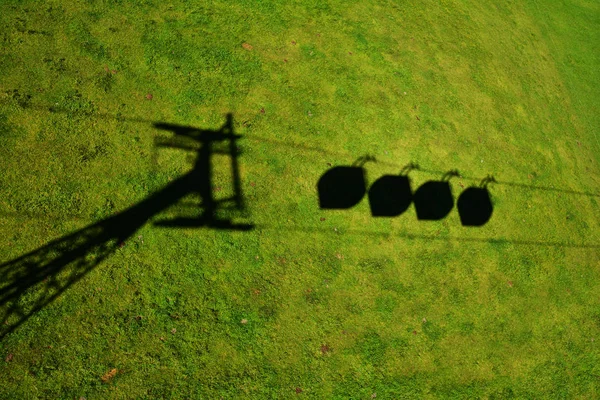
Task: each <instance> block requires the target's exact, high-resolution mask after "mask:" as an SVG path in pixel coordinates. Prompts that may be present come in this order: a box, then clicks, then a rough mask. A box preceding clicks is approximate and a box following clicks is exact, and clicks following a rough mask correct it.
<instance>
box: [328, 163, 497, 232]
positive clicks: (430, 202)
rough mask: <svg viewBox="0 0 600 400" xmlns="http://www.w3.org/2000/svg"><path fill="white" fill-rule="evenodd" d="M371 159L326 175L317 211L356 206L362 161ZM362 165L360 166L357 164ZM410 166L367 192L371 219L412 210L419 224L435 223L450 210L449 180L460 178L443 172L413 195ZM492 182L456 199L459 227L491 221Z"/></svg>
mask: <svg viewBox="0 0 600 400" xmlns="http://www.w3.org/2000/svg"><path fill="white" fill-rule="evenodd" d="M365 160H368V161H375V158H374V157H371V156H369V157H362V158H360V159H359V160H358V161H357V162H356V163H355V164H354V165H353V166H350V167H348V166H336V167H333V168H331V169H329V170H328V171H326V172H325V173H324V174H323V175H322V176H321V178H320V179H319V182H318V184H317V191H318V195H319V205H320V207H321V209H349V208H351V207H353V206H355V205H356V204H358V203H359V202H360V201H361V200H362V198H363V197H364V194H365V192H366V190H367V189H366V178H365V175H366V172H365V170H364V168H363V167H362V165H363V164H364V161H365ZM359 162H362V163H359ZM420 169H421V168H420V167H419V165H417V164H414V163H410V164H408V165H407V166H405V167H404V168H403V169H402V171H401V172H400V174H399V175H383V176H381V177H380V178H379V179H377V180H376V181H375V182H374V183H373V184H372V185H371V187H370V188H369V191H368V197H369V205H370V207H371V215H372V216H373V217H397V216H399V215H401V214H403V213H404V212H406V210H408V208H409V207H410V205H411V203H413V204H414V206H415V211H416V214H417V219H418V220H420V221H439V220H442V219H444V218H446V217H447V216H448V214H450V212H451V211H452V209H453V208H454V196H453V194H452V187H451V186H450V182H449V180H450V178H452V177H458V176H460V174H459V172H458V171H456V170H453V171H449V172H446V173H445V174H444V175H443V177H442V178H441V179H440V180H430V181H427V182H425V183H423V184H422V185H421V186H419V188H417V190H416V191H415V192H414V193H413V192H412V188H411V182H410V178H409V177H408V173H409V172H410V171H411V170H420ZM491 182H494V183H495V182H496V180H495V179H494V178H493V177H491V176H488V177H487V178H485V179H484V180H483V181H482V183H481V185H480V187H476V186H472V187H469V188H467V189H465V190H464V191H463V192H462V193H461V195H460V197H459V198H458V202H457V208H458V213H459V215H460V220H461V223H462V225H463V226H474V227H480V226H483V225H485V224H486V223H487V222H488V221H489V220H490V218H491V216H492V212H493V210H494V206H493V204H492V200H491V196H490V193H489V190H488V188H487V185H488V184H489V183H491Z"/></svg>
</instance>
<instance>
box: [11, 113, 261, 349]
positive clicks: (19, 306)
mask: <svg viewBox="0 0 600 400" xmlns="http://www.w3.org/2000/svg"><path fill="white" fill-rule="evenodd" d="M155 127H156V128H159V129H167V130H170V131H172V132H174V133H175V135H176V136H175V140H174V141H173V142H172V143H162V144H159V146H171V147H177V148H182V147H179V144H180V142H179V141H178V139H179V138H182V137H187V138H189V139H192V140H193V141H195V142H197V143H199V144H200V145H201V147H200V148H198V149H196V148H194V149H193V150H195V151H197V158H196V163H195V165H194V167H193V169H192V170H191V171H190V172H188V173H187V174H185V175H183V176H181V177H179V178H177V179H176V180H174V181H173V182H171V183H170V184H168V185H167V186H165V187H164V188H163V189H161V190H159V191H157V192H155V193H153V194H151V195H150V196H148V197H147V198H145V199H144V200H142V201H141V202H139V203H137V204H135V205H133V206H131V207H130V208H128V209H126V210H124V211H121V212H119V213H116V214H115V215H113V216H110V217H108V218H106V219H104V220H102V221H100V222H97V223H94V224H91V225H89V226H87V227H85V228H83V229H80V230H78V231H76V232H74V233H71V234H69V235H67V236H64V237H62V238H59V239H56V240H54V241H52V242H50V243H48V244H46V245H45V246H42V247H40V248H38V249H36V250H34V251H31V252H29V253H27V254H25V255H23V256H21V257H18V258H16V259H14V260H11V261H8V262H5V263H3V264H0V312H1V314H0V340H1V339H2V338H4V337H5V336H6V335H7V334H8V333H10V332H12V331H14V330H15V329H16V328H17V327H19V326H20V325H21V324H23V323H24V322H25V321H26V320H27V319H29V318H30V317H31V316H32V315H33V314H34V313H36V312H37V311H39V310H41V309H42V308H43V307H45V306H46V305H48V304H49V303H51V302H52V301H53V300H55V299H56V298H57V297H58V296H60V294H61V293H63V292H64V291H65V290H67V289H68V288H69V287H70V286H71V285H73V284H74V283H76V282H77V281H79V280H80V279H82V278H83V277H84V276H85V275H86V274H87V273H89V272H90V271H91V270H92V269H93V268H94V267H96V266H97V265H98V264H99V263H101V262H102V261H103V260H104V259H106V258H107V257H108V256H110V255H111V254H112V253H113V252H115V251H116V250H118V249H119V248H120V247H122V246H123V245H124V243H125V242H126V241H127V240H128V239H129V238H131V237H132V236H133V235H134V234H135V232H136V231H137V230H138V229H140V228H141V227H142V226H144V225H145V224H146V223H147V222H148V221H149V220H150V219H151V218H152V217H153V216H155V215H156V214H158V213H160V212H162V211H163V210H165V209H167V208H169V207H171V206H173V205H174V204H176V203H178V202H179V201H180V200H181V199H183V198H184V197H186V196H188V195H190V194H194V193H196V194H199V195H200V196H201V197H202V200H203V203H202V205H203V209H202V210H201V211H202V212H201V213H200V216H199V217H198V218H195V219H185V218H176V219H174V220H170V221H162V223H161V222H159V225H162V226H170V227H206V228H212V229H228V230H242V231H247V230H250V229H252V228H253V225H250V224H244V223H234V222H233V221H232V220H229V219H219V218H217V217H216V212H217V210H218V209H219V208H220V207H222V205H223V204H225V203H228V202H229V203H232V204H233V205H234V206H235V208H237V209H242V208H243V196H242V192H241V185H240V182H239V170H238V159H237V158H238V152H237V150H235V149H236V146H235V140H237V139H239V138H240V136H239V135H235V134H234V133H233V124H232V116H231V114H229V115H228V116H227V122H226V123H225V125H224V126H223V127H222V128H221V129H219V130H216V131H211V130H200V129H196V128H191V127H181V126H176V125H170V124H160V123H159V124H155ZM227 141H229V149H214V148H213V144H214V143H216V142H227ZM188 149H189V148H188ZM214 152H224V153H227V154H230V155H231V158H232V167H233V186H234V191H235V195H234V196H232V197H231V198H228V199H224V200H221V201H217V200H215V199H214V198H213V195H212V190H211V189H212V188H211V173H212V171H211V155H212V154H213V153H214ZM24 294H27V296H26V297H27V299H26V300H24V299H23V297H25V296H24Z"/></svg>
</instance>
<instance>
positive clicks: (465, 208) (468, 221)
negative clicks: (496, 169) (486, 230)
mask: <svg viewBox="0 0 600 400" xmlns="http://www.w3.org/2000/svg"><path fill="white" fill-rule="evenodd" d="M490 182H495V180H494V177H493V176H488V177H487V178H485V179H484V180H483V181H482V182H481V185H480V186H479V187H477V186H471V187H469V188H467V189H465V191H463V192H462V193H461V194H460V196H459V198H458V201H457V203H456V206H457V208H458V214H459V215H460V222H461V224H462V225H463V226H483V225H485V224H486V223H487V222H488V221H489V220H490V218H491V217H492V212H493V211H494V207H493V205H492V200H491V198H490V192H489V191H488V189H487V185H488V183H490Z"/></svg>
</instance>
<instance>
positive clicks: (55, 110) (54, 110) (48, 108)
mask: <svg viewBox="0 0 600 400" xmlns="http://www.w3.org/2000/svg"><path fill="white" fill-rule="evenodd" d="M13 103H15V100H7V99H0V104H13ZM17 104H18V105H19V107H20V108H22V109H31V110H37V111H40V112H47V113H51V114H68V115H78V116H80V117H85V118H96V119H114V120H117V121H126V122H133V123H143V124H148V123H149V124H154V123H155V121H152V120H148V119H144V118H134V117H127V116H123V115H121V114H120V113H118V114H108V113H94V112H87V111H73V110H69V109H65V108H61V107H59V106H56V105H42V104H31V102H30V101H26V102H19V101H17ZM244 139H245V140H247V141H258V142H263V143H269V144H272V145H274V146H285V147H290V148H295V149H297V150H301V151H310V152H315V153H321V154H325V155H329V156H335V157H344V158H347V159H352V158H353V156H352V155H350V154H347V153H339V152H333V151H329V150H325V149H323V148H320V147H316V146H307V145H304V144H299V143H290V142H289V141H287V142H284V141H280V140H276V139H271V138H265V137H261V136H256V135H251V136H248V135H247V136H246V137H244ZM370 161H372V162H376V163H378V164H381V165H386V166H389V167H391V168H402V166H401V165H400V164H398V163H394V162H389V161H384V160H381V159H379V158H375V157H373V158H372V159H371V160H370ZM419 171H420V172H425V173H430V174H433V175H438V176H439V175H442V174H444V173H445V171H435V170H428V169H422V168H419ZM461 179H462V180H470V181H474V182H479V181H481V178H474V177H469V176H465V175H462V174H461ZM495 184H497V185H506V186H512V187H517V188H523V189H529V190H540V191H549V192H558V193H565V194H571V195H577V196H588V197H600V193H593V192H586V191H578V190H571V189H561V188H555V187H549V186H541V185H531V184H526V183H519V182H509V181H503V180H496V181H495Z"/></svg>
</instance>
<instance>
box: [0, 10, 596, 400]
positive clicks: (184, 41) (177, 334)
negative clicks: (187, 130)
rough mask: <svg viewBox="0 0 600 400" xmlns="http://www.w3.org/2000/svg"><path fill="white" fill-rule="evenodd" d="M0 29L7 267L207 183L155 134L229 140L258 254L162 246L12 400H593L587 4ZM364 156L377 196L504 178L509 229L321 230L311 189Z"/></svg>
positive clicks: (7, 16)
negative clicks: (222, 131)
mask: <svg viewBox="0 0 600 400" xmlns="http://www.w3.org/2000/svg"><path fill="white" fill-rule="evenodd" d="M0 10H1V12H0V22H1V25H0V26H2V27H3V28H0V46H2V50H1V51H0V53H1V54H2V57H0V160H1V164H0V165H1V167H2V169H1V172H0V235H1V236H2V237H3V239H2V240H0V262H5V261H10V260H13V259H15V258H17V257H19V256H21V255H23V254H25V253H26V252H29V251H32V250H35V249H37V248H39V247H41V246H43V245H44V244H46V243H48V242H49V241H51V240H53V239H56V238H60V237H62V236H64V235H67V234H69V233H71V232H73V231H75V230H77V229H81V228H83V227H85V226H87V225H89V224H92V223H94V222H98V221H101V220H103V219H104V218H107V217H109V216H110V215H113V214H114V213H116V212H118V211H121V210H124V209H126V208H128V207H130V206H131V205H132V204H135V203H137V202H139V201H141V200H143V199H144V198H145V197H147V196H148V195H149V194H151V193H153V192H155V191H157V190H160V188H162V187H163V186H165V185H167V184H168V183H169V182H170V181H171V180H173V179H176V178H177V177H178V176H181V175H182V174H184V173H185V172H187V171H189V170H190V168H191V167H192V164H193V158H192V157H191V156H192V154H191V153H186V152H185V151H180V150H172V149H169V150H167V149H161V148H157V147H155V145H154V139H155V137H157V136H161V135H163V136H165V133H164V132H161V131H158V130H156V129H154V128H153V126H152V123H153V122H168V123H175V124H181V125H187V126H194V127H198V128H200V129H217V128H219V127H220V126H222V124H223V123H224V121H225V114H226V113H228V112H232V113H233V115H234V127H235V130H236V133H239V134H241V135H243V139H242V140H241V141H240V142H239V146H240V151H241V157H240V162H241V166H240V167H241V171H240V172H241V176H242V186H243V190H244V196H245V201H246V205H247V212H246V214H244V215H237V214H236V218H239V219H243V220H248V221H250V222H251V223H253V224H254V225H255V226H256V228H255V229H254V230H253V231H251V232H228V231H218V230H209V229H196V230H190V229H187V230H186V229H179V230H178V229H168V228H159V227H156V226H154V225H153V224H152V223H149V224H147V225H146V226H144V227H143V228H142V229H140V230H139V231H138V232H137V233H136V234H135V235H134V236H133V237H132V238H131V240H129V241H128V242H126V243H125V244H124V246H123V247H120V248H118V249H117V250H116V251H115V253H114V254H112V255H111V256H110V257H109V258H107V259H106V260H105V261H103V262H102V263H101V264H100V265H98V266H97V267H96V268H95V269H93V270H92V271H91V272H90V273H89V274H87V275H86V276H84V277H83V278H82V279H81V280H80V281H79V282H77V283H76V284H74V285H73V286H71V287H70V288H69V289H68V290H66V291H65V292H64V293H62V294H61V295H60V296H59V297H58V298H57V299H56V300H55V301H54V302H52V303H51V304H50V305H48V306H47V307H45V308H43V309H42V310H41V311H39V312H38V313H36V314H34V315H33V316H32V317H31V318H30V319H28V320H27V321H26V322H25V323H24V324H23V325H21V326H20V327H19V328H18V329H17V330H15V331H14V332H13V333H11V334H10V335H8V336H6V337H5V338H4V339H3V340H2V342H1V343H0V355H1V356H2V357H3V359H6V362H4V363H3V364H2V365H0V370H1V373H0V376H1V378H0V383H1V384H0V388H1V389H0V394H1V395H0V397H3V398H37V397H42V398H45V397H50V398H73V397H76V398H79V397H80V396H83V397H86V398H93V397H106V398H109V397H110V398H167V397H168V398H181V397H183V398H219V397H223V398H237V397H248V396H250V397H251V398H288V397H293V396H296V395H298V396H309V397H312V398H372V396H373V395H374V394H376V395H377V398H404V397H406V398H436V397H444V398H445V397H460V398H465V397H467V398H471V397H482V398H509V397H511V396H514V397H532V398H533V397H549V398H563V397H568V398H594V397H595V396H598V391H597V388H596V386H597V384H596V382H597V381H598V377H599V376H600V370H599V369H598V367H597V365H600V357H599V351H598V341H600V314H599V313H598V311H597V310H598V309H600V301H599V298H598V296H597V293H598V290H599V289H600V270H599V267H600V258H599V257H598V254H599V247H598V246H600V226H599V222H598V221H599V220H598V218H597V214H598V199H599V192H600V185H599V181H598V174H599V172H600V168H599V164H598V162H599V161H600V157H599V154H600V139H598V126H599V122H600V121H599V117H598V116H599V115H600V113H599V112H598V98H599V96H598V95H599V93H598V90H597V88H596V86H597V85H596V84H595V83H596V82H597V81H598V78H600V77H599V73H598V71H599V70H600V69H599V68H598V66H599V63H598V54H599V53H598V51H597V50H598V49H597V44H596V43H598V42H599V41H598V40H597V39H598V32H599V28H600V27H599V25H598V24H599V21H598V15H600V14H599V11H600V10H598V6H597V5H596V4H593V3H592V2H586V1H577V2H567V3H564V4H561V5H558V4H554V3H552V2H540V1H531V2H528V3H527V4H517V5H515V4H511V5H495V4H494V5H492V4H481V3H477V2H458V1H452V2H444V3H443V4H438V3H435V2H425V3H419V4H416V3H415V4H409V3H403V4H396V3H393V2H377V3H374V2H364V1H363V2H347V1H345V2H333V3H331V2H330V3H323V2H302V3H297V4H296V3H294V4H293V3H289V2H272V1H267V2H259V3H255V2H243V1H240V2H234V3H233V4H232V3H231V2H227V3H218V4H215V3H214V2H213V3H212V4H210V5H209V4H203V3H198V4H192V3H183V2H176V3H171V4H166V3H164V4H163V3H160V2H159V3H156V4H155V3H154V2H151V1H143V2H138V3H137V4H134V3H132V2H119V1H113V2H109V1H104V2H70V3H64V4H62V3H60V2H56V3H54V4H51V3H48V4H45V5H43V6H41V5H39V4H37V3H36V2H25V3H23V2H9V1H6V2H4V3H3V4H2V5H1V6H0ZM244 44H246V46H244ZM248 45H249V46H248ZM49 108H52V109H53V110H54V112H50V111H49ZM366 154H370V155H374V156H375V157H376V158H377V160H379V161H380V162H378V163H373V162H371V163H367V164H365V169H366V171H367V177H368V180H369V182H371V183H372V182H373V181H375V180H376V179H377V178H378V177H379V176H381V175H383V174H396V173H399V172H400V170H401V169H402V168H403V167H404V166H405V165H407V164H408V163H409V162H415V163H418V164H419V165H420V166H421V167H422V169H424V170H427V171H413V172H411V173H410V177H411V179H412V185H413V189H416V188H417V187H418V186H419V185H420V184H422V183H424V182H426V181H428V180H431V179H436V178H441V175H442V174H443V173H444V172H447V171H449V170H452V169H458V170H459V171H460V172H461V173H462V174H463V177H462V178H453V179H452V180H451V182H452V190H453V193H454V196H455V198H456V197H457V196H458V195H459V194H460V192H461V191H462V190H463V187H467V186H469V185H471V184H477V183H478V182H479V181H480V180H481V179H483V178H485V177H486V176H487V175H489V174H492V175H493V176H494V177H495V178H496V180H497V181H498V183H497V184H491V185H490V186H489V188H490V191H491V195H492V198H493V201H494V206H495V210H494V214H493V216H492V218H491V220H490V221H489V223H488V224H487V225H485V226H484V227H482V228H474V229H468V228H465V227H462V226H461V225H460V220H459V216H458V213H457V212H456V209H454V210H453V211H452V213H451V214H450V215H449V216H448V217H447V218H446V219H445V220H443V221H440V222H429V223H428V222H418V221H417V219H416V214H415V211H414V208H413V207H411V208H410V209H409V210H408V211H407V212H406V213H405V214H403V215H401V216H400V217H398V218H394V219H373V218H372V217H371V216H370V210H369V205H368V202H367V201H366V199H364V200H363V202H362V203H361V204H359V205H358V206H357V207H355V208H353V209H352V210H348V211H323V210H319V209H318V201H317V193H316V184H317V182H318V180H319V177H320V176H321V175H322V174H323V173H324V172H325V171H326V170H327V169H328V168H330V166H332V165H350V164H351V163H352V162H353V161H355V160H356V159H357V158H359V157H360V156H364V155H366ZM214 168H215V181H214V185H215V186H216V187H219V188H220V191H219V192H218V193H216V195H218V196H223V197H227V196H228V195H229V194H231V190H232V189H231V187H230V185H231V181H230V179H231V178H230V175H229V174H230V165H229V159H228V157H224V156H215V158H214ZM432 171H433V172H432ZM435 171H437V172H435ZM514 184H518V185H514ZM519 185H520V186H519ZM544 188H545V189H549V188H554V189H559V190H558V191H556V190H554V191H553V190H545V189H544ZM190 201H196V202H198V201H199V199H190ZM182 210H184V208H183V207H180V208H177V207H176V209H175V210H167V211H165V212H164V213H161V215H158V216H156V218H155V219H156V220H161V219H165V218H169V217H173V216H175V215H179V214H180V213H181V212H183V211H182ZM5 284H6V282H0V285H5ZM35 290H36V289H33V290H32V291H31V293H29V294H26V295H24V296H23V298H22V299H20V301H21V302H22V303H23V304H27V302H31V301H33V300H32V299H33V298H35V293H36V292H35ZM1 307H8V305H5V304H4V305H1ZM242 321H245V322H244V323H242ZM114 368H116V369H117V373H116V375H115V376H114V378H113V379H112V380H110V382H109V383H103V382H102V379H101V378H102V377H103V376H104V375H105V374H107V373H108V372H109V371H111V370H112V369H114Z"/></svg>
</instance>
